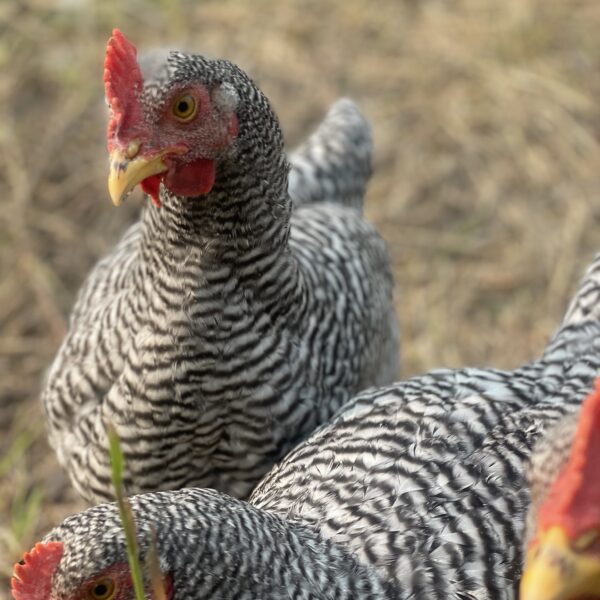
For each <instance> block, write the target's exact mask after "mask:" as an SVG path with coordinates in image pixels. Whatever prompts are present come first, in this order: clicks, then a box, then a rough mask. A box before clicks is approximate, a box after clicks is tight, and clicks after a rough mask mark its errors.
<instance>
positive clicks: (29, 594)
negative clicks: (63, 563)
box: [11, 542, 63, 600]
mask: <svg viewBox="0 0 600 600" xmlns="http://www.w3.org/2000/svg"><path fill="white" fill-rule="evenodd" d="M62 554H63V544H62V542H47V543H45V544H41V543H40V544H36V545H35V546H34V547H33V549H32V550H30V551H29V552H26V553H25V554H24V555H23V560H22V561H21V562H20V563H17V564H16V565H15V566H14V569H13V578H12V582H11V587H12V594H13V598H14V599H15V600H48V598H50V595H51V592H52V574H53V573H54V570H55V569H56V567H57V566H58V563H59V562H60V559H61V557H62Z"/></svg>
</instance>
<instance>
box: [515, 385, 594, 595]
mask: <svg viewBox="0 0 600 600" xmlns="http://www.w3.org/2000/svg"><path fill="white" fill-rule="evenodd" d="M530 480H531V496H532V505H531V509H530V513H529V523H528V539H527V544H526V551H527V561H526V565H525V567H526V568H525V571H524V574H523V579H522V581H521V593H520V598H521V600H570V599H576V598H586V599H589V600H593V599H594V598H600V379H598V380H596V389H595V392H594V393H593V394H591V395H590V396H589V397H588V398H587V399H586V401H585V403H584V404H583V407H582V408H581V411H580V412H579V414H577V413H576V414H575V415H571V416H569V417H567V418H565V419H564V420H563V421H561V422H560V423H559V424H558V425H557V426H556V427H555V428H553V429H552V430H551V431H550V432H549V433H548V434H547V435H546V436H544V438H543V439H542V440H541V441H540V443H539V444H538V446H537V447H536V450H535V453H534V455H533V460H532V468H531V473H530Z"/></svg>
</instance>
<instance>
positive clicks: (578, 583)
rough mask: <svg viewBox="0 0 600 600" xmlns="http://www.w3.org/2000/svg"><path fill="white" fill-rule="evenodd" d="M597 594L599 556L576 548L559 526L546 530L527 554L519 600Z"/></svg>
mask: <svg viewBox="0 0 600 600" xmlns="http://www.w3.org/2000/svg"><path fill="white" fill-rule="evenodd" d="M576 543H577V542H576ZM597 596H600V556H598V555H593V554H591V553H588V554H586V553H585V549H582V550H581V551H577V550H574V549H573V548H572V547H571V543H570V541H569V539H568V538H567V535H566V533H565V532H564V530H563V529H562V528H561V527H559V526H554V527H551V528H550V529H548V530H547V531H546V532H544V533H543V534H542V535H541V536H540V538H539V539H538V542H537V544H536V545H535V546H533V547H532V548H531V549H530V550H529V552H528V553H527V560H526V562H525V570H524V571H523V577H522V578H521V589H520V595H519V598H520V600H574V599H576V598H580V597H597Z"/></svg>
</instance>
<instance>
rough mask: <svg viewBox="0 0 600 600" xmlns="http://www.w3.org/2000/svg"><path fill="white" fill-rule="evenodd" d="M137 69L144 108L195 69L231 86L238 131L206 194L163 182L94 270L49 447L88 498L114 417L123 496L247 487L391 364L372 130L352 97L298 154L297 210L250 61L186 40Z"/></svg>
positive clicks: (151, 110) (392, 340)
mask: <svg viewBox="0 0 600 600" xmlns="http://www.w3.org/2000/svg"><path fill="white" fill-rule="evenodd" d="M142 71H143V74H144V88H143V92H142V96H141V98H140V103H141V105H142V106H143V107H144V111H146V112H145V114H146V119H147V120H148V121H152V119H154V118H155V117H154V116H153V115H154V114H155V112H156V110H157V107H159V106H161V103H162V102H163V96H164V95H165V94H166V93H167V92H168V90H169V89H170V86H172V85H174V83H173V82H176V83H177V85H181V84H182V82H184V83H187V82H189V83H190V84H194V83H195V82H201V83H202V85H204V86H206V87H207V89H211V90H212V93H213V94H215V95H217V94H220V95H221V96H222V97H225V96H227V95H229V96H231V97H235V102H236V114H237V119H238V122H239V133H238V135H237V138H236V141H235V144H233V145H232V148H231V149H230V150H229V151H228V152H227V153H225V154H223V155H222V156H220V157H219V158H218V159H217V164H216V180H215V185H214V187H213V189H212V191H211V192H210V193H208V194H206V195H205V196H202V197H201V198H193V199H190V198H182V197H177V196H175V195H173V194H171V193H169V192H168V190H167V189H166V188H165V187H164V186H161V192H160V193H161V196H160V201H161V203H162V206H161V208H156V207H155V206H153V205H152V204H150V203H148V205H147V206H145V207H144V208H143V211H142V215H141V219H140V222H139V223H137V224H135V225H134V226H133V227H132V228H131V229H130V230H129V231H127V233H126V234H125V235H124V237H123V239H122V240H121V241H120V242H119V243H118V245H117V246H116V248H115V249H114V250H113V251H112V252H111V254H110V255H109V256H107V257H106V258H104V259H103V260H102V261H101V262H100V263H98V265H97V266H96V267H95V268H94V270H93V271H92V272H91V274H90V275H89V277H88V279H87V281H86V282H85V284H84V286H83V288H82V289H81V291H80V293H79V297H78V299H77V302H76V304H75V307H74V309H73V312H72V315H71V321H70V330H69V333H68V335H67V337H66V339H65V341H64V343H63V345H62V347H61V349H60V351H59V353H58V356H57V357H56V359H55V361H54V364H53V365H52V368H51V370H50V372H49V375H48V378H47V381H46V383H45V388H44V391H43V403H44V406H45V411H46V415H47V420H48V429H49V434H50V442H51V444H52V446H53V447H54V449H55V450H56V452H57V455H58V458H59V461H60V463H61V464H62V465H63V466H64V467H65V468H66V470H67V471H68V473H69V475H70V477H71V479H72V481H73V483H74V485H75V487H76V489H77V490H78V491H79V492H80V493H81V494H82V495H83V496H84V497H85V498H87V499H88V500H90V501H92V500H99V499H107V498H110V497H111V487H110V484H109V466H108V460H107V453H106V448H107V441H106V433H105V426H106V423H107V421H110V422H112V423H113V424H114V425H115V427H116V429H117V432H118V434H119V436H120V437H121V439H122V442H123V446H124V452H125V458H126V464H127V474H126V480H125V486H126V489H127V491H128V492H129V493H134V492H139V491H151V490H157V489H173V488H180V487H184V486H203V487H212V488H216V489H219V490H222V491H225V492H228V493H230V494H232V495H234V496H238V497H244V496H247V495H248V493H249V492H250V491H251V489H252V488H253V486H254V485H255V484H256V482H257V481H258V480H259V478H260V477H261V476H262V475H264V473H265V472H267V471H268V469H269V468H270V467H271V466H272V465H273V464H274V463H275V461H277V460H278V459H279V458H281V457H282V456H283V455H284V454H285V453H286V452H288V451H289V450H290V449H291V448H292V447H294V446H295V445H296V444H297V443H298V442H299V441H300V440H302V439H303V438H305V437H306V436H307V435H308V434H309V433H310V432H311V431H313V430H314V429H315V428H316V427H317V426H318V425H319V424H321V423H323V422H325V421H326V420H327V419H329V418H330V417H331V415H332V414H333V413H334V412H335V411H336V410H337V409H338V408H339V407H340V406H341V405H342V404H343V403H344V402H346V401H347V400H348V399H350V398H351V397H352V395H354V394H355V393H357V392H358V391H359V390H361V389H364V388H366V387H368V386H371V385H381V384H384V383H389V382H391V381H393V379H394V378H395V377H396V374H397V368H398V362H399V358H398V332H397V325H396V319H395V314H394V307H393V302H392V276H391V269H390V263H389V258H388V254H387V251H386V248H385V244H384V242H383V241H382V240H381V238H380V237H379V235H378V234H377V232H376V231H375V229H374V228H373V227H372V226H371V225H369V224H368V223H367V222H366V221H364V220H363V219H362V217H361V215H360V211H359V210H358V209H359V208H360V205H361V200H360V199H359V196H360V197H361V198H362V194H363V192H364V188H365V186H366V182H367V179H368V175H369V172H370V171H369V169H370V152H371V139H370V134H369V128H368V126H367V124H366V122H365V121H364V119H363V117H362V116H361V115H360V113H359V112H358V110H357V108H356V107H355V106H354V105H353V104H352V103H351V102H350V101H348V100H344V101H341V102H340V103H338V104H337V105H336V106H335V107H334V108H333V109H332V112H331V113H330V116H329V117H328V118H327V119H326V122H325V125H324V126H323V127H324V129H323V128H322V129H319V130H318V131H317V134H316V135H315V136H314V137H313V138H311V140H310V141H309V142H308V144H307V146H306V149H305V150H300V151H299V153H297V154H296V155H295V157H296V158H294V159H293V165H294V166H293V167H292V173H294V174H295V175H293V176H292V183H291V193H292V195H293V196H294V197H295V200H296V201H297V206H294V208H293V210H292V206H293V203H292V201H291V200H290V196H289V194H288V191H287V190H288V163H287V160H286V157H285V154H284V151H283V143H282V136H281V132H280V128H279V124H278V121H277V118H276V116H275V114H274V113H273V111H272V110H271V107H270V105H269V102H268V101H267V99H266V98H265V97H264V96H263V94H262V93H261V92H260V91H259V90H258V88H257V87H256V86H255V85H254V83H253V82H252V81H251V80H250V79H249V78H248V77H247V76H246V74H245V73H243V72H242V71H241V70H240V69H239V68H237V67H236V66H235V65H232V64H231V63H228V62H227V61H223V60H209V59H205V58H203V57H201V56H194V55H187V54H182V53H179V52H171V53H169V54H168V55H167V57H166V59H164V57H163V59H161V58H160V56H158V55H153V56H152V57H151V60H147V61H145V62H144V61H142ZM215 90H216V91H215ZM226 99H227V98H226ZM325 130H326V133H327V135H326V136H325V135H324V133H325ZM346 155H347V156H346ZM319 164H321V165H322V170H319Z"/></svg>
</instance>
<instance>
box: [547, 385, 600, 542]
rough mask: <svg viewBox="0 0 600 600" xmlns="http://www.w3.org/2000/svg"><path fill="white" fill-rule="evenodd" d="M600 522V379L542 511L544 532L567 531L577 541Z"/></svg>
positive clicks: (588, 400)
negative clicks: (555, 528)
mask: <svg viewBox="0 0 600 600" xmlns="http://www.w3.org/2000/svg"><path fill="white" fill-rule="evenodd" d="M599 521H600V378H598V379H596V384H595V389H594V391H593V392H592V393H591V394H590V395H589V396H588V397H587V398H586V400H585V402H584V403H583V406H582V408H581V412H580V414H579V420H578V424H577V430H576V432H575V438H574V440H573V445H572V447H571V454H570V456H569V460H568V462H567V464H566V465H565V467H564V468H563V469H562V471H561V472H560V473H559V475H558V477H557V478H556V481H555V482H554V483H553V484H552V487H551V488H550V491H549V493H548V495H547V497H546V500H545V501H544V504H543V505H542V506H541V508H540V512H539V521H538V524H539V528H540V531H543V530H545V529H547V528H548V527H551V526H552V525H561V526H563V527H564V529H565V531H566V533H567V535H568V536H569V537H570V538H571V539H573V538H575V537H577V536H578V535H580V534H581V533H583V532H585V531H587V530H588V529H589V528H590V527H595V526H596V525H597V523H598V522H599Z"/></svg>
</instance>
